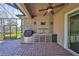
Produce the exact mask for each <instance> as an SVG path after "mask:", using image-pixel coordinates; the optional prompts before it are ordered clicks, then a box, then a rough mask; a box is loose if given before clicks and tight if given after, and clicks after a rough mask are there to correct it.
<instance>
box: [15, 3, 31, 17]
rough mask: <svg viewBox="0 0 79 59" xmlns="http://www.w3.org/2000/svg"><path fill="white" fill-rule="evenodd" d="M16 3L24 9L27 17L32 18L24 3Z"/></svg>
mask: <svg viewBox="0 0 79 59" xmlns="http://www.w3.org/2000/svg"><path fill="white" fill-rule="evenodd" d="M16 5H17V6H18V7H19V8H20V9H21V10H22V12H23V13H24V14H25V16H26V17H27V18H31V15H30V13H29V12H28V10H27V8H26V7H25V5H24V3H16Z"/></svg>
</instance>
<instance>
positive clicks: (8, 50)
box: [0, 40, 72, 56]
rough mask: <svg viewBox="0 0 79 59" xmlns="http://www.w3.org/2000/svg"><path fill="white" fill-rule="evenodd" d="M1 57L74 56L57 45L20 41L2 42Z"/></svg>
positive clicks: (0, 43)
mask: <svg viewBox="0 0 79 59" xmlns="http://www.w3.org/2000/svg"><path fill="white" fill-rule="evenodd" d="M0 56H72V54H70V53H69V52H68V51H66V50H65V49H64V48H62V47H61V46H59V45H58V44H57V43H43V42H42V43H27V44H22V43H21V41H20V40H9V41H0Z"/></svg>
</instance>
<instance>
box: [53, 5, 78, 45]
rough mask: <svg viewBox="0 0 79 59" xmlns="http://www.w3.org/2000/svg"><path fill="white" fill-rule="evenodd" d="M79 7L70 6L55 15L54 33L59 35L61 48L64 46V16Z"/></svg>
mask: <svg viewBox="0 0 79 59" xmlns="http://www.w3.org/2000/svg"><path fill="white" fill-rule="evenodd" d="M77 7H79V4H69V5H67V6H65V7H64V8H63V9H62V10H61V11H60V12H58V13H56V14H55V15H54V33H55V34H57V35H58V39H57V40H58V44H60V45H61V46H64V15H65V13H67V12H69V11H71V10H72V9H74V8H77Z"/></svg>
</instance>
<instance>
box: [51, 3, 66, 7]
mask: <svg viewBox="0 0 79 59" xmlns="http://www.w3.org/2000/svg"><path fill="white" fill-rule="evenodd" d="M64 5H65V4H64V3H62V4H59V5H57V6H54V7H53V8H58V7H60V6H64Z"/></svg>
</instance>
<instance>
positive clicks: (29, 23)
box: [23, 16, 53, 33]
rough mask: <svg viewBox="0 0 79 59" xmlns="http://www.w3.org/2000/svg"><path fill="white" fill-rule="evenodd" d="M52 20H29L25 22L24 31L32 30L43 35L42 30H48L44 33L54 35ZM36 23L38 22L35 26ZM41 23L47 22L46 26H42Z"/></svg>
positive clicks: (42, 17)
mask: <svg viewBox="0 0 79 59" xmlns="http://www.w3.org/2000/svg"><path fill="white" fill-rule="evenodd" d="M51 19H52V18H50V19H49V16H38V17H35V18H33V19H29V18H27V19H25V20H23V21H24V30H27V29H32V30H34V31H35V32H37V33H43V30H42V28H44V29H45V28H46V29H45V31H44V32H45V33H52V32H53V30H52V24H50V23H51V21H52V20H51ZM34 22H36V24H34ZM41 22H45V25H41Z"/></svg>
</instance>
